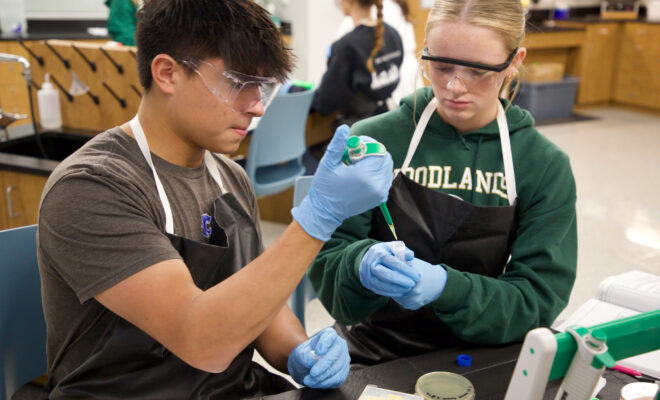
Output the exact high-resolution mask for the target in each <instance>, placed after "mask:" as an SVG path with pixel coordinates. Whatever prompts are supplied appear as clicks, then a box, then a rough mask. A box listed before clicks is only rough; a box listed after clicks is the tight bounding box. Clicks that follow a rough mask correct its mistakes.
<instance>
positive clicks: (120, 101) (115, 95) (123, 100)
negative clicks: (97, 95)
mask: <svg viewBox="0 0 660 400" xmlns="http://www.w3.org/2000/svg"><path fill="white" fill-rule="evenodd" d="M103 87H105V88H106V89H107V90H108V92H110V94H111V95H112V97H114V98H115V99H116V100H117V101H118V102H119V105H120V106H121V108H126V100H125V99H122V98H121V97H119V96H117V93H115V91H114V90H112V88H111V87H110V86H108V84H107V83H105V82H103Z"/></svg>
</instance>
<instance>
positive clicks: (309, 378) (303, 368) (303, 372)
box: [287, 328, 351, 389]
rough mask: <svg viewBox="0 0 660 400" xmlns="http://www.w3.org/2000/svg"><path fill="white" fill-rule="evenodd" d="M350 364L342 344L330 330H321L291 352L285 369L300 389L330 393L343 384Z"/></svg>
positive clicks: (342, 340)
mask: <svg viewBox="0 0 660 400" xmlns="http://www.w3.org/2000/svg"><path fill="white" fill-rule="evenodd" d="M312 350H313V351H314V353H316V354H314V353H312ZM350 364H351V356H349V355H348V346H347V345H346V341H345V340H344V339H342V338H341V336H339V335H337V332H335V330H334V329H332V328H325V329H323V330H322V331H320V332H318V333H317V334H315V335H314V336H312V337H311V338H310V339H309V340H307V341H305V342H302V343H300V344H299V345H298V346H296V348H295V349H293V351H292V352H291V354H290V355H289V360H288V361H287V369H288V370H289V375H291V377H292V378H293V380H295V381H296V382H298V383H300V384H302V385H305V386H309V387H312V388H317V389H331V388H338V387H339V386H340V385H341V384H342V383H343V382H344V380H346V377H347V376H348V370H349V367H350Z"/></svg>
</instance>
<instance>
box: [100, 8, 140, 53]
mask: <svg viewBox="0 0 660 400" xmlns="http://www.w3.org/2000/svg"><path fill="white" fill-rule="evenodd" d="M105 5H106V6H107V7H108V8H109V9H110V13H109V14H108V20H107V22H106V25H107V27H108V33H110V37H112V40H114V41H116V42H119V43H121V44H123V45H127V46H135V24H136V23H137V14H136V13H137V8H138V7H137V1H133V0H106V1H105Z"/></svg>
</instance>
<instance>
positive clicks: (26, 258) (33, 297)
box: [0, 225, 47, 400]
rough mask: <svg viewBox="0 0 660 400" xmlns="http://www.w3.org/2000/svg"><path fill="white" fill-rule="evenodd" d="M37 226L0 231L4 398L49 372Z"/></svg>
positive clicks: (0, 389) (0, 391)
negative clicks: (38, 264)
mask: <svg viewBox="0 0 660 400" xmlns="http://www.w3.org/2000/svg"><path fill="white" fill-rule="evenodd" d="M36 235H37V226H36V225H30V226H24V227H21V228H15V229H8V230H4V231H0V400H5V399H9V398H10V397H11V396H12V394H14V392H16V391H17V390H18V389H19V388H20V387H21V386H23V385H24V384H26V383H28V382H30V381H31V380H33V379H35V378H38V377H40V376H41V375H43V374H45V373H46V368H47V366H46V323H45V321H44V314H43V309H42V306H41V285H40V280H39V268H38V266H37V245H36Z"/></svg>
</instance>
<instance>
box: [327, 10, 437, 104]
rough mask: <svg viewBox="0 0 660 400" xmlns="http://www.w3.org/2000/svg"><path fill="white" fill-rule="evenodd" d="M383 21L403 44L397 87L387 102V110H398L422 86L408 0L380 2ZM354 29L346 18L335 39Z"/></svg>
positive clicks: (372, 11) (373, 11) (372, 12)
mask: <svg viewBox="0 0 660 400" xmlns="http://www.w3.org/2000/svg"><path fill="white" fill-rule="evenodd" d="M382 2H383V21H385V23H386V24H387V25H389V26H391V27H392V28H394V29H395V30H396V32H397V33H398V34H399V36H400V37H401V42H402V43H403V61H402V62H401V68H399V85H398V86H397V87H396V89H394V92H392V95H391V97H390V99H389V100H390V101H388V108H389V109H390V110H394V109H397V108H399V102H400V101H401V99H402V98H404V97H406V96H408V95H409V94H411V93H412V92H414V91H415V90H416V89H418V88H421V87H423V86H424V82H423V81H422V75H421V74H420V73H419V63H418V61H417V58H418V57H417V52H416V49H417V39H416V37H415V27H414V26H413V24H412V22H411V21H410V8H409V6H408V0H382ZM371 15H372V16H374V17H375V16H376V7H375V6H372V7H371ZM354 27H355V25H354V23H353V19H352V18H351V17H346V18H345V19H344V20H343V21H342V23H341V25H340V26H339V28H338V29H337V36H336V37H337V39H339V38H341V37H342V36H344V35H345V34H347V33H348V32H350V31H352V30H353V28H354Z"/></svg>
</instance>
